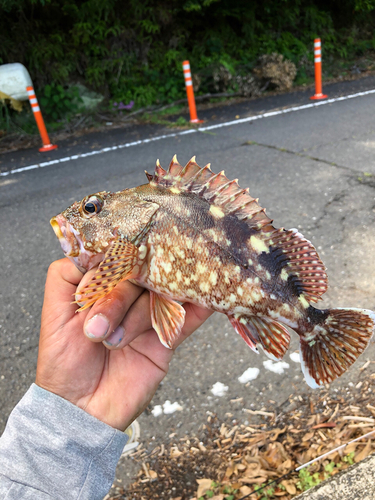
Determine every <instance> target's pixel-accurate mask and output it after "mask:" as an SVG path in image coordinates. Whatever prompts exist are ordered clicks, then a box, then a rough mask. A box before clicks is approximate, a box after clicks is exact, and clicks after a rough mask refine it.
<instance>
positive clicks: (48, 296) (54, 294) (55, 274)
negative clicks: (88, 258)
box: [44, 258, 83, 309]
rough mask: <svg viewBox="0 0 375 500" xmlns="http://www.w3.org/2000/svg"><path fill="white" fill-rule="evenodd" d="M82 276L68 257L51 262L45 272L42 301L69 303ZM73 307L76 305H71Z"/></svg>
mask: <svg viewBox="0 0 375 500" xmlns="http://www.w3.org/2000/svg"><path fill="white" fill-rule="evenodd" d="M82 276H83V275H82V273H81V272H80V271H79V270H78V269H77V268H76V266H75V265H74V264H73V263H72V262H71V261H70V260H69V259H68V258H65V259H60V260H56V261H55V262H52V264H51V265H50V267H49V269H48V273H47V279H46V285H45V297H44V302H45V303H47V304H52V303H54V302H56V301H58V302H59V303H61V301H62V302H64V303H69V304H70V303H71V302H72V300H73V294H74V292H75V289H76V287H77V284H78V283H79V282H80V281H81V279H82ZM73 309H77V307H76V306H74V305H73Z"/></svg>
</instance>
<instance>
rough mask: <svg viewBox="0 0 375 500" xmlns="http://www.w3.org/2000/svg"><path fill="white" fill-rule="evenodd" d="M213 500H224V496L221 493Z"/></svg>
mask: <svg viewBox="0 0 375 500" xmlns="http://www.w3.org/2000/svg"><path fill="white" fill-rule="evenodd" d="M211 500H224V495H223V494H221V493H219V495H215V496H213V497H212V498H211Z"/></svg>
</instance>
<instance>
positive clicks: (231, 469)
mask: <svg viewBox="0 0 375 500" xmlns="http://www.w3.org/2000/svg"><path fill="white" fill-rule="evenodd" d="M234 471H235V465H234V463H233V462H231V463H229V466H228V467H227V470H226V471H225V477H227V478H228V479H229V478H230V477H231V475H232V474H233V473H234Z"/></svg>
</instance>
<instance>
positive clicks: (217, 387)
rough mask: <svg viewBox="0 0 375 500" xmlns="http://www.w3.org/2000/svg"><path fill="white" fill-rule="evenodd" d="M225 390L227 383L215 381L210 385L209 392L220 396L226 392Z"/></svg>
mask: <svg viewBox="0 0 375 500" xmlns="http://www.w3.org/2000/svg"><path fill="white" fill-rule="evenodd" d="M227 390H228V386H227V385H224V384H222V383H221V382H216V384H214V385H213V386H212V389H211V392H212V394H213V395H214V396H220V397H221V396H224V394H225V393H226V392H227Z"/></svg>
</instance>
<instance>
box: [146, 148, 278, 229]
mask: <svg viewBox="0 0 375 500" xmlns="http://www.w3.org/2000/svg"><path fill="white" fill-rule="evenodd" d="M147 178H148V179H149V182H150V184H151V185H153V186H159V187H164V188H167V189H168V188H169V189H171V188H174V191H173V192H176V190H180V191H182V192H185V193H193V194H196V195H198V196H200V197H202V198H204V199H205V200H207V201H208V202H209V203H210V204H211V205H215V206H217V207H220V208H221V210H223V212H224V213H225V215H234V216H236V217H237V218H238V219H240V220H243V221H245V222H246V223H247V224H248V225H249V226H250V227H252V228H257V229H261V228H263V227H265V226H268V225H269V226H270V227H269V228H267V229H268V230H273V229H274V228H273V227H272V226H271V224H272V220H271V219H270V218H269V217H267V215H266V213H265V209H264V208H262V207H261V206H260V205H259V204H258V199H256V198H253V197H252V196H250V194H249V191H248V189H242V188H241V187H240V186H239V185H238V182H237V179H235V180H232V181H230V180H229V179H228V178H227V177H226V176H225V174H224V171H221V172H219V173H218V174H214V173H213V172H212V170H211V165H210V164H209V163H208V164H207V165H206V166H205V167H203V168H201V167H200V166H199V165H198V164H197V162H196V161H195V156H193V157H192V159H191V160H190V161H189V162H188V163H187V164H186V165H185V167H182V166H181V165H180V164H179V163H178V160H177V157H176V155H175V156H174V157H173V158H172V161H171V163H170V165H169V169H168V170H164V169H163V168H162V167H161V165H160V162H159V160H157V162H156V167H155V173H154V175H153V177H152V179H151V180H150V177H149V175H148V176H147Z"/></svg>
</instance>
